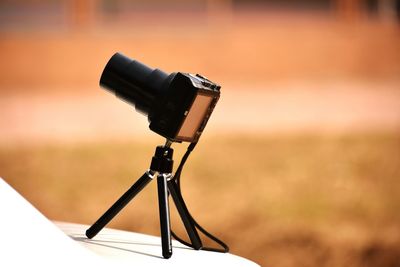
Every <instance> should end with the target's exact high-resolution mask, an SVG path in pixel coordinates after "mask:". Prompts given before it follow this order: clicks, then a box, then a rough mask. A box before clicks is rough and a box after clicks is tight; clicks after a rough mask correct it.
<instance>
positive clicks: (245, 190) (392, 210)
mask: <svg viewBox="0 0 400 267" xmlns="http://www.w3.org/2000/svg"><path fill="white" fill-rule="evenodd" d="M160 144H161V142H160ZM156 145H157V144H154V143H151V142H146V141H141V142H136V141H125V142H123V141H121V142H104V143H103V142H95V143H82V144H64V145H51V144H48V145H39V144H36V145H20V146H7V145H2V146H0V176H2V177H3V178H4V179H5V180H6V181H7V182H8V183H10V184H11V185H12V186H13V187H14V188H16V190H17V191H19V192H20V193H21V194H22V195H23V196H24V197H26V198H27V199H28V200H29V201H31V202H32V203H33V205H34V206H36V207H37V208H39V210H41V211H42V212H43V213H44V214H45V215H46V216H48V217H49V218H51V219H54V220H64V221H72V222H80V223H86V224H90V223H93V222H94V220H96V219H97V218H98V217H99V216H100V215H101V214H102V213H103V212H104V211H105V209H107V208H108V207H109V206H110V205H111V204H112V203H113V202H114V201H115V200H116V199H117V198H118V197H119V196H120V195H121V194H122V193H123V192H124V191H125V190H127V189H128V188H129V187H130V185H131V184H132V183H133V182H134V181H136V179H137V178H138V177H139V176H140V175H141V174H142V173H143V172H144V171H145V170H146V169H147V168H148V167H149V164H150V160H151V157H152V155H153V152H154V151H153V150H154V148H155V146H156ZM174 147H175V166H177V165H178V161H179V160H178V159H179V158H180V155H182V153H183V152H184V147H185V146H184V145H175V146H174ZM399 178H400V135H399V134H398V133H369V134H361V133H360V134H351V135H350V134H349V135H286V136H285V135H282V136H263V135H248V136H235V135H232V136H214V137H209V136H205V137H204V138H203V139H202V140H201V141H200V144H199V145H198V147H197V148H196V150H195V151H194V153H193V154H192V155H191V158H190V159H189V161H188V163H187V166H186V168H185V170H184V173H183V177H182V179H183V180H182V186H183V194H184V197H185V199H186V200H187V204H188V206H189V209H190V210H191V212H192V213H193V215H194V217H195V218H196V219H198V221H199V222H200V224H202V225H204V226H205V227H206V229H210V230H211V231H212V232H214V233H216V234H217V235H218V236H221V237H222V238H223V239H224V240H225V241H227V242H228V243H229V245H230V246H231V248H232V252H233V253H236V254H239V255H242V256H245V257H248V258H250V259H252V260H255V261H257V262H258V263H260V264H262V265H267V264H268V265H271V266H298V265H300V266H400V213H399V210H400V183H399ZM155 190H156V186H155V183H154V184H151V186H149V187H148V188H146V190H144V191H143V192H142V193H141V194H140V195H139V196H138V197H137V198H135V200H134V201H133V202H132V203H131V204H130V205H129V206H128V207H127V208H126V209H125V210H124V211H123V212H121V213H120V215H119V216H118V217H116V218H115V219H114V221H113V222H112V223H111V225H110V226H111V227H116V228H123V229H127V230H132V231H137V232H145V233H149V234H155V235H158V210H157V209H158V207H157V199H156V197H157V194H156V191H155ZM172 223H173V225H174V226H176V225H178V224H179V221H178V220H176V219H174V220H173V222H172ZM181 232H182V231H181Z"/></svg>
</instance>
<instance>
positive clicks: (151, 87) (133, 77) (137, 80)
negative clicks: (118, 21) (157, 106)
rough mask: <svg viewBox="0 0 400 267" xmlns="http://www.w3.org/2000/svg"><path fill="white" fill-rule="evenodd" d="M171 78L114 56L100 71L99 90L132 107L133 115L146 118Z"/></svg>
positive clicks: (125, 58) (124, 58) (126, 58)
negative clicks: (104, 89) (136, 114)
mask: <svg viewBox="0 0 400 267" xmlns="http://www.w3.org/2000/svg"><path fill="white" fill-rule="evenodd" d="M172 78H173V77H172V74H171V75H168V74H167V73H165V72H163V71H161V70H159V69H152V68H149V67H148V66H146V65H144V64H142V63H140V62H139V61H136V60H132V59H130V58H128V57H126V56H124V55H123V54H121V53H116V54H114V55H113V56H112V57H111V59H110V60H109V61H108V63H107V65H106V67H105V68H104V70H103V73H102V75H101V78H100V86H102V87H104V88H106V89H108V90H110V91H112V92H113V93H114V94H115V95H116V96H118V97H120V98H122V99H124V100H126V101H128V102H129V103H131V104H133V105H134V106H135V108H136V110H137V111H139V112H141V113H144V114H145V115H148V113H149V112H150V111H151V109H152V105H153V104H154V101H155V99H156V98H157V97H159V96H160V95H162V94H163V93H165V90H166V88H168V83H169V82H170V81H171V80H172Z"/></svg>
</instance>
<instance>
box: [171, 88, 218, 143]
mask: <svg viewBox="0 0 400 267" xmlns="http://www.w3.org/2000/svg"><path fill="white" fill-rule="evenodd" d="M212 101H213V96H211V95H203V94H197V95H196V97H195V99H194V101H193V104H192V106H191V107H190V110H189V111H188V114H187V115H186V118H185V120H184V121H183V123H182V126H181V129H180V130H179V132H178V134H177V138H178V139H181V140H189V141H190V140H192V139H193V138H194V136H195V135H196V133H197V131H198V129H199V127H200V126H201V124H202V122H203V120H204V118H205V116H206V115H207V111H208V109H209V107H210V105H211V102H212Z"/></svg>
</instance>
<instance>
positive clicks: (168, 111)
mask: <svg viewBox="0 0 400 267" xmlns="http://www.w3.org/2000/svg"><path fill="white" fill-rule="evenodd" d="M100 85H101V86H103V87H105V88H106V89H108V90H110V91H112V92H114V93H115V95H117V96H118V97H121V98H122V99H124V100H126V101H127V102H129V103H131V104H134V105H135V108H136V110H138V111H140V112H141V113H144V114H145V115H147V116H148V120H149V122H150V126H149V127H150V129H151V130H152V131H154V132H156V133H158V134H160V135H162V136H164V137H166V138H167V139H169V140H170V141H174V142H182V141H184V142H191V143H194V142H197V141H198V139H199V137H200V135H201V133H202V132H203V130H204V127H205V126H206V124H207V121H208V119H209V117H210V115H211V113H212V111H213V110H214V107H215V105H216V104H217V102H218V99H219V97H220V88H221V87H220V86H219V85H217V84H215V83H213V82H211V81H210V80H208V79H207V78H205V77H203V76H201V75H198V74H196V75H193V74H189V73H183V72H176V73H171V74H169V75H168V74H166V73H164V72H163V71H161V70H159V69H151V68H149V67H147V66H146V65H144V64H142V63H140V62H138V61H135V60H131V59H129V58H127V57H125V56H124V55H122V54H119V53H116V54H115V55H114V56H113V57H112V58H111V59H110V60H109V62H108V63H107V65H106V67H105V68H104V71H103V73H102V76H101V78H100Z"/></svg>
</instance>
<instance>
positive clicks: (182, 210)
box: [168, 180, 203, 250]
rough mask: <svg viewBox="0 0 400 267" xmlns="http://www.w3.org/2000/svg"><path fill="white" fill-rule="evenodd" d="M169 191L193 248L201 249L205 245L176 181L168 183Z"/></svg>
mask: <svg viewBox="0 0 400 267" xmlns="http://www.w3.org/2000/svg"><path fill="white" fill-rule="evenodd" d="M168 190H169V192H170V193H171V196H172V199H173V200H174V203H175V206H176V209H177V210H178V213H179V216H180V217H181V219H182V222H183V225H184V226H185V229H186V232H187V234H188V236H189V238H190V241H191V243H192V245H193V248H194V249H196V250H199V249H201V248H202V247H203V244H202V243H201V239H200V236H199V234H198V233H197V230H196V227H195V226H194V224H193V221H192V220H191V219H190V214H189V210H188V208H187V207H186V205H185V201H184V200H183V198H182V196H181V195H180V194H178V186H177V184H176V183H175V181H174V180H169V181H168Z"/></svg>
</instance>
